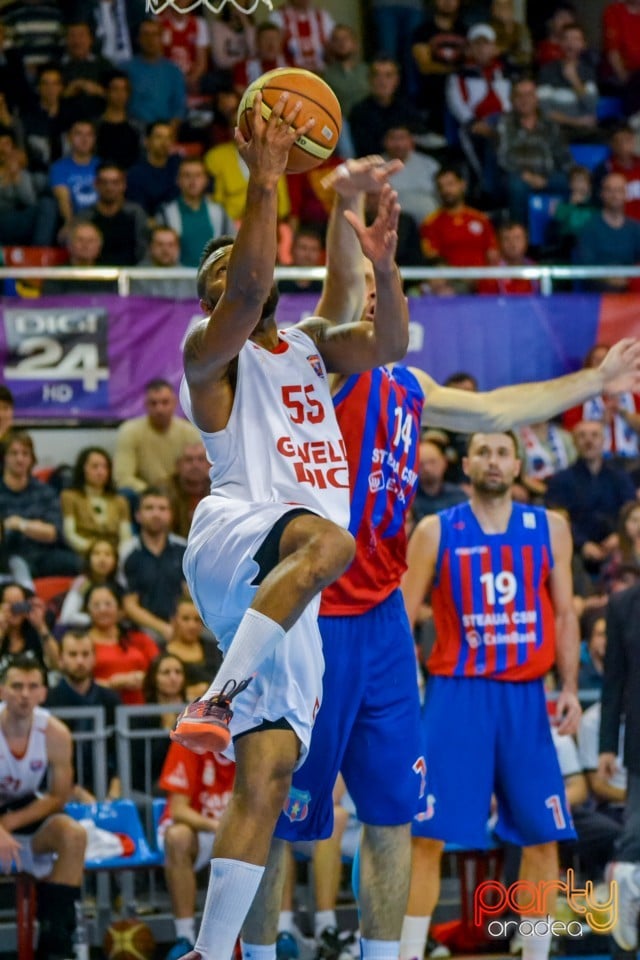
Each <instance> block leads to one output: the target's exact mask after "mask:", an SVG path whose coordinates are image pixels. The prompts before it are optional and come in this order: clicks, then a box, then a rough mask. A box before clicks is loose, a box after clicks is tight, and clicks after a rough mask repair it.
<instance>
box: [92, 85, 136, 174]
mask: <svg viewBox="0 0 640 960" xmlns="http://www.w3.org/2000/svg"><path fill="white" fill-rule="evenodd" d="M105 96H106V104H105V108H104V112H103V114H102V116H101V117H100V119H99V120H98V121H97V126H96V152H97V154H98V156H99V157H101V158H102V160H103V161H106V160H108V161H109V162H110V163H115V165H116V166H117V167H120V168H121V169H122V170H128V169H129V167H132V166H133V164H134V163H136V161H137V160H138V159H139V157H140V131H139V130H138V129H137V127H135V126H134V125H133V124H132V123H131V121H130V120H129V113H128V111H127V105H128V103H129V98H130V96H131V81H130V80H129V77H128V76H127V74H126V73H124V72H118V71H114V72H112V73H111V76H110V77H109V78H108V79H107V81H106V85H105Z"/></svg>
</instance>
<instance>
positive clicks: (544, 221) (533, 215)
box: [529, 193, 561, 247]
mask: <svg viewBox="0 0 640 960" xmlns="http://www.w3.org/2000/svg"><path fill="white" fill-rule="evenodd" d="M560 200H561V197H558V196H557V195H556V194H553V193H532V194H531V195H530V196H529V243H530V244H531V246H532V247H542V246H544V243H545V240H546V237H547V230H548V227H549V223H550V222H551V220H552V219H553V214H554V212H555V209H556V207H557V206H558V204H559V202H560Z"/></svg>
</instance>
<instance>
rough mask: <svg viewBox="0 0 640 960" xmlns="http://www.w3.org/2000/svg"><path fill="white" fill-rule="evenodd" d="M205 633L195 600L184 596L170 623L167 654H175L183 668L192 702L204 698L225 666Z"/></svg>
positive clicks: (179, 601) (188, 697) (217, 650)
mask: <svg viewBox="0 0 640 960" xmlns="http://www.w3.org/2000/svg"><path fill="white" fill-rule="evenodd" d="M204 633H205V628H204V624H203V623H202V620H201V618H200V614H199V613H198V611H197V610H196V607H195V604H194V602H193V600H192V599H191V597H189V596H182V597H181V598H180V599H179V600H178V605H177V606H176V612H175V614H174V615H173V618H172V620H171V636H170V639H169V641H168V642H167V653H172V654H173V655H174V656H176V657H178V659H179V660H181V661H182V663H183V664H184V670H185V682H186V685H187V699H189V700H193V699H194V698H196V697H201V696H204V694H205V693H206V691H207V690H208V689H209V684H210V683H211V678H212V677H215V675H216V673H217V672H218V669H219V668H220V664H221V663H222V655H221V653H220V651H219V649H218V647H217V646H216V644H215V643H214V641H213V640H212V639H205V638H204V636H203V634H204Z"/></svg>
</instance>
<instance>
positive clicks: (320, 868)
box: [311, 777, 349, 957]
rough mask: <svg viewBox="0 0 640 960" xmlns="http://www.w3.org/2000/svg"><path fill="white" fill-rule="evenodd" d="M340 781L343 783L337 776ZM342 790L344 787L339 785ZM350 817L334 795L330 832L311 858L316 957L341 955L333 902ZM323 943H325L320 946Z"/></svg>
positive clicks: (336, 893)
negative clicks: (317, 954)
mask: <svg viewBox="0 0 640 960" xmlns="http://www.w3.org/2000/svg"><path fill="white" fill-rule="evenodd" d="M339 780H342V778H341V777H339ZM342 790H344V784H342ZM348 819H349V814H348V813H347V811H346V810H345V808H344V807H343V806H341V805H340V803H339V802H336V796H335V793H334V805H333V830H332V832H331V836H330V837H327V838H326V839H325V840H318V841H317V842H316V843H315V844H314V848H313V856H312V861H311V865H312V873H313V893H314V901H315V916H314V931H313V932H314V936H315V938H316V941H317V943H318V953H319V956H321V957H323V956H326V957H333V956H336V957H337V956H338V955H339V953H340V949H339V948H340V940H339V938H338V922H337V917H336V903H337V901H338V892H339V890H340V878H341V876H342V837H343V835H344V831H345V828H346V826H347V821H348ZM323 941H324V944H323Z"/></svg>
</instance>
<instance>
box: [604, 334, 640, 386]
mask: <svg viewBox="0 0 640 960" xmlns="http://www.w3.org/2000/svg"><path fill="white" fill-rule="evenodd" d="M598 369H599V370H600V373H601V374H602V377H603V381H604V382H603V391H606V392H607V393H626V392H627V391H631V392H632V393H638V392H640V340H635V339H633V338H631V337H625V338H624V339H623V340H618V342H617V343H615V344H614V345H613V346H612V347H611V349H610V350H609V352H608V353H607V355H606V357H605V358H604V360H603V361H602V363H601V364H600V366H599V368H598Z"/></svg>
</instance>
